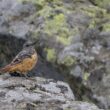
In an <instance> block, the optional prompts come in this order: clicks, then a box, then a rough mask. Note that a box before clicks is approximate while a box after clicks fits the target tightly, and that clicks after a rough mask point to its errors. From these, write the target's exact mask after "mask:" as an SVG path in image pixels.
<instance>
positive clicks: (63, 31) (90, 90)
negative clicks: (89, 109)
mask: <svg viewBox="0 0 110 110" xmlns="http://www.w3.org/2000/svg"><path fill="white" fill-rule="evenodd" d="M0 32H1V33H5V34H7V35H8V36H7V38H8V39H7V38H6V37H4V38H6V39H3V36H4V35H3V34H0V58H1V59H0V66H3V65H6V64H7V63H9V62H10V61H11V59H12V58H13V57H14V56H15V55H16V54H17V53H18V52H19V51H20V49H21V48H22V44H23V43H24V40H27V39H31V40H37V41H38V44H37V45H36V50H37V52H38V54H39V59H40V60H39V63H38V65H37V66H36V68H35V69H34V70H33V71H32V72H31V73H30V74H32V75H33V74H34V75H37V76H44V77H46V78H53V79H57V80H64V79H65V80H66V81H67V82H68V83H69V85H70V86H71V88H72V90H73V92H74V95H75V98H76V99H78V100H83V101H86V100H89V101H91V102H93V103H95V104H97V105H98V106H99V107H100V108H104V109H110V98H109V97H110V93H109V91H110V90H109V89H110V87H109V78H110V69H109V68H110V52H109V50H110V2H109V0H102V1H99V0H94V1H93V0H60V1H59V0H37V1H36V0H31V1H30V0H0ZM10 36H13V38H12V37H10ZM10 38H11V39H10ZM14 39H15V40H14ZM20 39H21V40H20ZM15 42H16V44H15ZM17 42H18V44H17ZM11 44H12V45H11ZM18 47H19V48H18ZM4 50H6V51H4Z"/></svg>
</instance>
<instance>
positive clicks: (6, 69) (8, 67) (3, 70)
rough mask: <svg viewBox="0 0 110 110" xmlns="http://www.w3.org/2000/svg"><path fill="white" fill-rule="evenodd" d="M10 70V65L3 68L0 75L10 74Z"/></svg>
mask: <svg viewBox="0 0 110 110" xmlns="http://www.w3.org/2000/svg"><path fill="white" fill-rule="evenodd" d="M10 69H11V65H10V64H9V65H7V66H5V67H3V68H1V69H0V73H7V72H10Z"/></svg>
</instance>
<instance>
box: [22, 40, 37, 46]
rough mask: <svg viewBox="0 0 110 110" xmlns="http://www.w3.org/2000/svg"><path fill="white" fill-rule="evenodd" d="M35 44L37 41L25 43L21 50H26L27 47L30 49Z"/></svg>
mask: <svg viewBox="0 0 110 110" xmlns="http://www.w3.org/2000/svg"><path fill="white" fill-rule="evenodd" d="M36 43H37V41H34V42H31V41H27V42H26V43H25V44H24V45H23V48H28V47H32V46H34V45H35V44H36Z"/></svg>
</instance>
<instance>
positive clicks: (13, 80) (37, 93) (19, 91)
mask: <svg viewBox="0 0 110 110" xmlns="http://www.w3.org/2000/svg"><path fill="white" fill-rule="evenodd" d="M0 100H1V101H0V107H1V108H0V109H1V110H4V109H5V110H15V109H16V110H18V109H32V108H33V109H34V110H47V109H48V110H54V109H55V110H67V109H69V110H85V109H86V110H100V109H98V108H97V107H96V106H95V105H93V104H89V103H87V102H80V101H75V98H74V95H73V92H72V90H71V89H70V87H69V85H68V84H67V83H65V82H61V81H54V80H52V79H44V78H41V77H33V78H28V79H26V78H22V77H10V76H9V75H1V76H0ZM12 108H13V109H12Z"/></svg>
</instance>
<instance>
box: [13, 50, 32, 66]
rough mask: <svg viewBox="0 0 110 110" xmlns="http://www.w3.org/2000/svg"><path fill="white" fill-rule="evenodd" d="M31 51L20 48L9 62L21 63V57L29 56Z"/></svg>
mask: <svg viewBox="0 0 110 110" xmlns="http://www.w3.org/2000/svg"><path fill="white" fill-rule="evenodd" d="M31 55H32V54H31V53H29V51H26V50H22V51H21V52H20V53H18V55H17V56H16V57H15V58H14V59H13V61H12V62H11V64H12V65H13V64H18V63H21V62H22V61H23V59H25V58H31Z"/></svg>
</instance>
